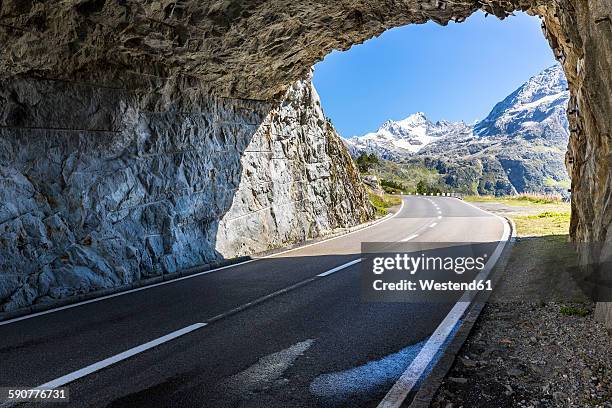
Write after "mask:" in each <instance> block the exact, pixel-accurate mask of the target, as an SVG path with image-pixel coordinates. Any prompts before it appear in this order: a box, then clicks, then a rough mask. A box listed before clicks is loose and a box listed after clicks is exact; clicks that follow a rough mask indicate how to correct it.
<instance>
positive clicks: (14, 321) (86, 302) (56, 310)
mask: <svg viewBox="0 0 612 408" xmlns="http://www.w3.org/2000/svg"><path fill="white" fill-rule="evenodd" d="M403 209H404V198H402V204H401V205H400V208H399V210H397V212H396V213H395V214H393V215H391V216H387V217H385V218H383V219H381V220H379V221H376V222H373V223H372V224H371V225H368V226H367V227H364V228H360V229H356V230H355V231H351V232H348V233H346V234H342V235H338V236H336V237H332V238H327V239H324V240H322V241H318V242H313V243H311V244H307V245H304V246H300V247H296V248H292V249H288V250H286V251H282V252H277V253H274V254H270V255H267V256H263V257H261V258H253V259H249V260H247V261H244V262H239V263H236V264H232V265H226V266H222V267H219V268H215V269H210V270H208V271H203V272H198V273H194V274H193V275H187V276H182V277H180V278H175V279H171V280H167V281H164V282H158V283H153V284H151V285H146V286H141V287H139V288H134V289H129V290H125V291H122V292H117V293H113V294H111V295H106V296H100V297H98V298H94V299H89V300H84V301H81V302H76V303H72V304H69V305H66V306H60V307H56V308H53V309H49V310H43V311H41V312H36V313H32V314H27V315H24V316H19V317H14V318H12V319H9V320H4V321H1V322H0V326H4V325H7V324H11V323H16V322H20V321H22V320H27V319H32V318H34V317H39V316H44V315H47V314H51V313H55V312H60V311H62V310H67V309H72V308H75V307H79V306H84V305H87V304H90V303H95V302H101V301H103V300H107V299H112V298H115V297H118V296H124V295H129V294H130V293H135V292H140V291H141V290H147V289H153V288H156V287H158V286H163V285H168V284H171V283H175V282H180V281H183V280H186V279H192V278H196V277H198V276H202V275H207V274H209V273H213V272H219V271H222V270H225V269H229V268H235V267H237V266H241V265H246V264H248V263H251V262H255V261H258V260H261V259H268V258H273V257H275V256H279V255H283V254H286V253H289V252H292V251H297V250H299V249H304V248H308V247H311V246H314V245H319V244H323V243H325V242H329V241H333V240H334V239H338V238H343V237H347V236H349V235H352V234H355V233H357V232H361V231H365V230H367V229H369V228H372V227H374V226H376V225H380V224H382V223H384V222H387V221H389V220H391V219H393V218H395V217H396V216H397V215H398V214H399V213H401V212H402V210H403Z"/></svg>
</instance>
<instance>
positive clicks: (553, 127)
mask: <svg viewBox="0 0 612 408" xmlns="http://www.w3.org/2000/svg"><path fill="white" fill-rule="evenodd" d="M568 99H569V92H568V91H567V80H566V79H565V76H564V74H563V70H562V68H561V65H554V66H552V67H550V68H547V69H545V70H544V71H542V72H541V73H539V74H538V75H535V76H534V77H532V78H530V79H529V81H527V82H526V83H525V84H524V85H522V86H521V87H520V88H519V89H517V90H516V91H514V92H513V93H511V94H510V95H509V96H508V97H506V98H505V99H504V100H503V101H501V102H499V103H498V104H497V105H495V107H494V108H493V110H492V111H491V113H489V115H488V116H487V117H486V118H485V119H484V120H482V121H480V122H479V123H477V124H476V125H475V126H474V134H475V135H477V136H481V137H489V136H500V135H508V136H521V137H523V138H525V139H533V138H544V139H550V140H554V141H564V142H566V141H567V138H568V136H569V133H568V122H567V115H566V113H565V108H566V106H567V102H568Z"/></svg>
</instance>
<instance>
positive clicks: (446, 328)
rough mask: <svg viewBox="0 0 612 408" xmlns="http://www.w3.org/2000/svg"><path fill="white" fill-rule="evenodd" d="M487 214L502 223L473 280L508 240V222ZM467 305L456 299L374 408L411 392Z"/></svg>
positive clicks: (387, 407) (388, 406)
mask: <svg viewBox="0 0 612 408" xmlns="http://www.w3.org/2000/svg"><path fill="white" fill-rule="evenodd" d="M485 212H486V211H485ZM487 214H488V215H493V216H494V217H496V218H498V219H499V220H501V221H502V222H503V225H504V232H503V234H502V237H501V239H500V242H499V243H498V244H497V247H496V248H495V250H494V251H493V254H492V255H491V257H490V258H489V260H488V262H487V264H486V265H485V267H484V268H483V269H482V271H480V273H479V274H478V275H477V276H476V278H475V279H485V278H486V277H487V276H488V275H489V273H490V272H491V270H492V269H493V267H494V266H495V264H496V263H497V260H498V259H499V257H500V256H501V254H502V252H503V250H504V248H505V246H506V244H507V243H508V242H509V239H510V225H509V223H508V221H507V220H506V219H504V218H502V217H500V216H498V215H497V214H492V213H488V212H487ZM467 295H468V293H467V292H466V293H464V295H463V297H462V298H466V296H467ZM470 304H471V301H459V302H457V303H456V304H455V306H453V308H452V309H451V311H450V312H449V313H448V315H446V317H445V318H444V320H443V321H442V322H441V323H440V325H439V326H438V327H437V328H436V330H435V331H434V332H433V334H432V335H431V336H430V337H429V339H428V340H427V342H426V343H425V346H423V348H422V349H421V351H420V352H419V354H417V356H416V357H415V358H414V360H412V362H411V363H410V365H409V366H408V368H407V369H406V370H405V371H404V373H403V374H402V375H401V376H400V378H399V380H397V382H396V383H395V384H393V387H391V389H390V390H389V392H387V395H385V398H383V400H382V401H381V402H380V403H379V404H378V407H377V408H399V407H400V406H401V405H402V404H403V403H404V400H405V399H406V397H407V396H408V394H409V393H410V391H412V389H413V388H414V386H415V385H416V383H417V382H418V380H419V379H420V378H421V376H422V375H423V373H424V372H425V370H426V369H427V367H428V366H429V364H431V362H432V360H433V359H434V357H435V356H436V354H437V353H438V351H439V350H440V348H441V347H442V345H443V344H444V342H445V341H446V340H447V338H448V336H449V335H450V333H451V332H452V330H453V328H454V327H455V326H456V325H457V323H458V322H459V320H460V319H461V317H462V316H463V314H464V313H465V311H466V310H467V308H468V306H469V305H470Z"/></svg>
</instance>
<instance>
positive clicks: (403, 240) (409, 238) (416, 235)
mask: <svg viewBox="0 0 612 408" xmlns="http://www.w3.org/2000/svg"><path fill="white" fill-rule="evenodd" d="M418 236H419V234H414V235H411V236H409V237H408V238H404V239H402V240H401V242H407V241H410V240H411V239H415V238H416V237H418Z"/></svg>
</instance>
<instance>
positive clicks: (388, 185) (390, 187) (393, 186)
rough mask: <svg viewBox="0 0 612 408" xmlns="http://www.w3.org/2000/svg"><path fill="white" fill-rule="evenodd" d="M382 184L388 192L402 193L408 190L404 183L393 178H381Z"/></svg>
mask: <svg viewBox="0 0 612 408" xmlns="http://www.w3.org/2000/svg"><path fill="white" fill-rule="evenodd" d="M380 186H381V187H382V188H383V190H385V193H388V194H402V193H403V192H404V191H407V190H408V188H407V187H406V186H405V185H404V184H402V183H398V182H397V181H393V180H385V179H381V180H380Z"/></svg>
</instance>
